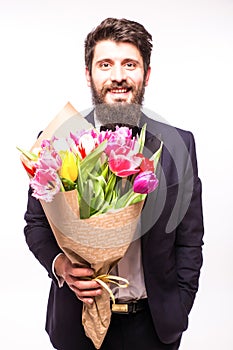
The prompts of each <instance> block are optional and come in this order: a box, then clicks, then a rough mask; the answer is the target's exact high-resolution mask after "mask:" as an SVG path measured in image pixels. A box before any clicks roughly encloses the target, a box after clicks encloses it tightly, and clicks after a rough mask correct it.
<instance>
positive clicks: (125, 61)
mask: <svg viewBox="0 0 233 350" xmlns="http://www.w3.org/2000/svg"><path fill="white" fill-rule="evenodd" d="M101 62H109V63H110V62H114V59H112V58H100V59H99V60H97V61H96V62H95V64H97V65H98V64H99V63H101ZM127 62H134V63H136V64H139V65H140V62H139V61H138V60H137V59H135V58H124V59H123V60H122V63H127Z"/></svg>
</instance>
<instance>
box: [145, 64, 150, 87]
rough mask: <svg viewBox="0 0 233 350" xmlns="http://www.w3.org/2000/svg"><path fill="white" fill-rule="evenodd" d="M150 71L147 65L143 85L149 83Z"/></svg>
mask: <svg viewBox="0 0 233 350" xmlns="http://www.w3.org/2000/svg"><path fill="white" fill-rule="evenodd" d="M150 73H151V67H148V70H147V73H146V78H145V86H147V85H148V83H149V79H150Z"/></svg>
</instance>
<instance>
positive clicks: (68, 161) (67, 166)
mask: <svg viewBox="0 0 233 350" xmlns="http://www.w3.org/2000/svg"><path fill="white" fill-rule="evenodd" d="M60 155H61V158H62V166H61V169H60V176H61V177H63V178H65V179H68V180H70V181H73V182H74V181H75V180H76V179H77V177H78V169H77V162H76V156H75V155H74V153H73V152H70V151H65V152H61V153H60Z"/></svg>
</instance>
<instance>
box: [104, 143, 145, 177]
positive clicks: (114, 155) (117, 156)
mask: <svg viewBox="0 0 233 350" xmlns="http://www.w3.org/2000/svg"><path fill="white" fill-rule="evenodd" d="M140 164H141V158H139V157H137V156H135V155H134V154H131V153H130V152H129V153H127V154H125V149H124V148H123V147H122V148H119V149H118V150H117V151H116V152H115V151H113V150H112V151H111V153H110V156H109V168H110V170H111V171H112V172H113V173H114V174H116V175H117V176H120V177H126V176H129V175H132V174H137V173H138V172H139V171H140V169H139V166H140Z"/></svg>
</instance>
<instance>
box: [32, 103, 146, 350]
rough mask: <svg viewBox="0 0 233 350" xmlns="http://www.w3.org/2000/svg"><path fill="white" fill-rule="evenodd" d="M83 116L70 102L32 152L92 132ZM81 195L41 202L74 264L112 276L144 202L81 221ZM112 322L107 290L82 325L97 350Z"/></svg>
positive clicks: (85, 314)
mask: <svg viewBox="0 0 233 350" xmlns="http://www.w3.org/2000/svg"><path fill="white" fill-rule="evenodd" d="M90 128H93V125H91V124H90V123H88V122H87V121H86V119H85V118H83V116H82V115H81V114H79V113H78V112H77V110H76V109H75V108H74V107H73V106H72V105H71V104H70V103H69V102H68V103H67V104H66V106H65V107H64V108H63V109H62V110H61V111H60V113H58V115H57V116H56V117H55V118H54V119H53V120H52V121H51V123H50V124H49V125H48V126H47V128H46V129H45V130H44V131H43V132H42V133H41V135H40V136H39V138H38V139H37V140H36V142H35V144H34V145H33V146H32V148H31V151H32V152H33V150H34V149H35V148H39V147H40V145H41V142H42V140H44V139H51V138H52V137H53V136H56V137H57V138H65V137H67V136H69V133H70V131H72V132H76V131H78V130H84V129H86V130H87V129H90ZM77 198H78V197H77V192H76V191H69V192H60V193H58V194H57V195H56V196H55V198H54V200H53V202H51V203H46V202H44V201H41V204H42V206H43V209H44V211H45V214H46V216H47V218H48V221H49V223H50V225H51V228H52V230H53V233H54V236H55V238H56V240H57V242H58V245H59V246H60V247H61V249H62V250H63V251H64V253H65V254H66V255H67V257H68V258H69V259H70V260H71V262H72V263H78V264H85V265H88V266H91V267H92V268H93V269H94V271H95V276H98V275H102V274H108V273H109V272H110V271H111V269H112V267H113V266H114V265H115V264H116V263H117V262H118V261H119V260H120V259H121V258H122V257H123V256H124V254H125V252H126V250H127V248H128V246H129V244H130V243H131V242H132V241H133V238H134V234H135V233H136V230H137V225H138V221H139V216H140V212H141V209H142V206H143V202H141V203H137V204H133V205H132V206H129V207H127V208H124V209H120V210H118V211H117V212H114V213H106V214H102V215H99V216H96V217H91V218H89V219H85V220H81V219H80V218H79V207H78V200H77ZM110 320H111V310H110V298H109V294H108V293H107V291H106V290H105V289H103V293H102V295H101V296H99V297H96V298H95V300H94V304H92V305H90V306H87V305H86V304H84V305H83V312H82V322H83V326H84V329H85V332H86V335H87V336H88V337H89V338H90V339H91V340H92V341H93V344H94V345H95V347H96V348H97V349H99V348H100V347H101V344H102V342H103V340H104V337H105V335H106V333H107V330H108V327H109V324H110Z"/></svg>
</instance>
